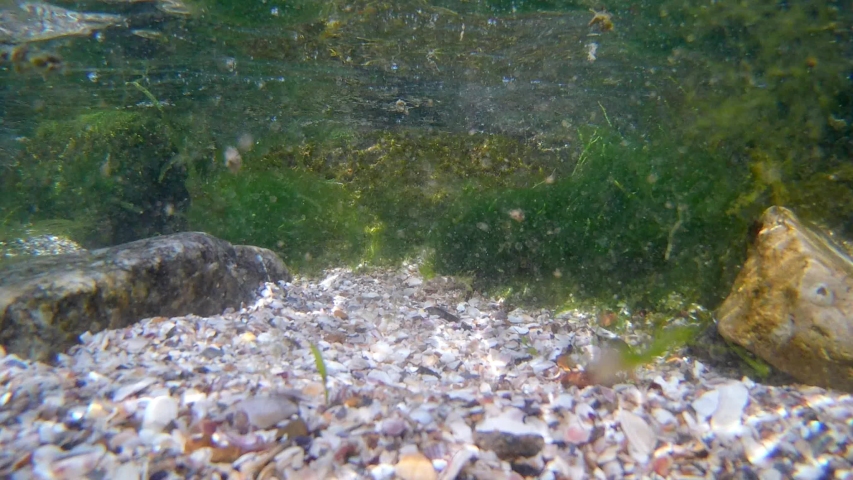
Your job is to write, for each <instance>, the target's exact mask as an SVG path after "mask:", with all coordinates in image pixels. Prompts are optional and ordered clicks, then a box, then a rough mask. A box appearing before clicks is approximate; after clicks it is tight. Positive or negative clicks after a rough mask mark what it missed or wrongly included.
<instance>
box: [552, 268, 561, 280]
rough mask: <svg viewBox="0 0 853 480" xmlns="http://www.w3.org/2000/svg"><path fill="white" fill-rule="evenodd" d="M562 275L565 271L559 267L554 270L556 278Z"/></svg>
mask: <svg viewBox="0 0 853 480" xmlns="http://www.w3.org/2000/svg"><path fill="white" fill-rule="evenodd" d="M562 276H563V272H561V271H560V269H559V268H557V269H555V270H554V278H561V277H562Z"/></svg>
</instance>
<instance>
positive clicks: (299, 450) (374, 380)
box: [0, 265, 853, 480]
mask: <svg viewBox="0 0 853 480" xmlns="http://www.w3.org/2000/svg"><path fill="white" fill-rule="evenodd" d="M466 297H469V298H466ZM597 323H598V322H597V321H596V318H595V317H594V316H593V315H591V314H589V313H585V312H581V311H569V312H561V313H559V314H555V313H554V312H553V311H550V310H531V311H524V310H520V309H515V310H511V311H506V310H505V309H504V307H503V305H502V304H501V302H500V301H498V300H496V299H489V298H483V297H480V296H478V295H477V294H473V295H466V292H465V289H464V288H462V287H460V285H458V284H456V283H454V282H453V281H447V280H446V279H433V280H430V281H424V280H423V279H422V278H421V277H420V275H419V274H418V270H417V267H416V266H415V265H406V266H403V267H401V268H397V269H377V270H372V271H369V272H367V273H354V272H353V271H351V270H347V269H335V270H330V271H327V272H326V276H325V277H324V278H322V279H320V280H317V279H314V280H311V279H305V278H296V279H295V280H294V281H293V282H292V283H289V284H285V285H273V284H267V285H265V286H264V287H263V288H262V289H261V296H260V299H259V300H258V302H257V303H256V304H255V305H252V306H249V307H246V308H243V309H241V310H240V311H234V312H226V313H225V314H223V315H218V316H213V317H208V318H202V317H197V316H192V315H190V316H186V317H177V318H163V317H157V318H151V319H146V320H142V321H140V322H138V323H137V324H136V325H133V326H132V327H128V328H125V329H121V330H111V331H104V332H99V333H95V334H84V335H83V336H81V340H82V342H83V343H82V345H80V346H78V347H74V348H72V349H71V350H70V351H69V352H68V354H65V355H60V358H59V360H58V362H57V364H56V365H54V366H49V365H45V364H41V363H33V362H29V361H26V360H22V359H20V358H18V357H16V356H15V355H6V354H5V351H2V350H0V478H13V479H25V478H26V479H29V478H39V479H54V478H58V479H66V478H67V479H82V478H91V479H136V478H138V479H157V480H162V479H170V478H222V479H225V478H227V479H242V478H263V479H273V478H279V479H350V478H352V479H355V478H370V479H376V480H383V479H385V480H390V479H392V478H400V479H403V480H422V479H423V480H429V479H439V478H440V479H446V480H449V479H453V478H457V479H482V480H486V479H502V478H503V479H518V478H542V479H585V478H596V479H599V478H600V479H605V478H607V479H609V478H613V479H616V478H682V479H683V478H749V479H754V478H758V479H762V480H772V479H782V478H798V479H825V478H851V477H853V468H851V463H853V448H851V440H850V439H851V428H853V399H851V396H850V395H849V394H845V393H841V392H835V391H831V390H825V389H821V388H816V387H809V386H804V385H786V386H770V385H763V384H761V383H756V382H754V381H752V380H750V379H748V378H732V377H727V376H725V375H723V374H722V373H721V372H718V371H716V370H715V369H713V368H711V367H708V366H705V365H703V364H702V363H701V362H699V361H697V360H695V359H692V358H689V357H688V356H684V355H678V354H673V355H670V356H668V357H666V358H661V359H659V361H656V362H654V363H653V364H651V365H647V366H644V367H642V368H639V369H637V370H636V372H635V373H634V375H632V376H631V377H630V378H626V379H624V380H619V381H616V382H615V383H614V382H612V381H609V382H606V384H596V382H592V384H591V385H586V383H590V382H589V381H588V380H589V379H588V378H587V377H588V376H587V375H586V374H585V373H584V372H583V367H584V365H589V364H590V362H591V361H593V360H594V359H597V358H601V356H602V350H601V349H599V348H598V346H597V345H598V342H597V341H596V339H597V338H599V337H600V336H601V335H602V334H603V333H606V332H602V331H601V329H600V327H599V326H598V324H597ZM312 345H316V348H317V349H318V350H319V351H320V352H321V356H322V358H323V359H324V363H325V368H326V370H327V374H328V378H327V386H328V392H326V390H325V389H324V385H323V379H322V377H321V375H320V374H319V372H318V367H317V363H316V361H315V360H316V359H315V355H314V354H313V352H312ZM620 378H621V377H620ZM620 382H622V383H620ZM581 387H583V388H581ZM326 393H328V399H327V398H326Z"/></svg>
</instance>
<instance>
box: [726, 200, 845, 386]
mask: <svg viewBox="0 0 853 480" xmlns="http://www.w3.org/2000/svg"><path fill="white" fill-rule="evenodd" d="M851 274H853V261H851V259H850V257H849V256H848V255H847V254H846V253H845V252H844V251H843V250H842V249H840V248H839V247H838V246H836V245H835V244H834V243H833V242H832V241H831V240H830V239H829V238H828V237H827V236H826V235H823V234H822V233H820V232H819V231H818V230H817V229H816V228H813V227H810V226H808V225H805V224H803V223H802V222H800V221H799V220H798V219H797V218H796V216H794V214H793V213H792V212H791V211H790V210H787V209H785V208H782V207H771V208H769V209H767V210H766V211H765V212H764V214H763V216H762V217H761V229H760V231H759V232H758V236H757V238H756V240H755V243H754V246H753V248H752V251H751V252H750V255H749V257H748V259H747V261H746V264H745V265H744V267H743V270H742V271H741V273H740V275H739V276H738V277H737V280H736V281H735V284H734V287H733V288H732V291H731V294H730V295H729V297H728V298H727V299H726V300H725V302H723V304H722V306H721V307H720V309H719V311H718V318H719V323H718V325H717V326H718V329H719V331H720V334H722V336H723V337H725V338H726V339H728V340H730V341H732V342H735V343H738V344H740V345H742V346H743V347H745V348H747V349H748V350H750V351H751V352H753V353H754V354H756V355H757V356H759V357H761V358H762V359H764V360H766V361H767V362H768V363H770V364H771V365H773V366H775V367H776V368H778V369H780V370H782V371H784V372H786V373H789V374H790V375H792V376H793V377H794V378H796V379H797V380H799V381H801V382H804V383H808V384H812V385H819V386H825V387H833V388H838V389H842V390H848V391H853V294H851V291H853V276H851Z"/></svg>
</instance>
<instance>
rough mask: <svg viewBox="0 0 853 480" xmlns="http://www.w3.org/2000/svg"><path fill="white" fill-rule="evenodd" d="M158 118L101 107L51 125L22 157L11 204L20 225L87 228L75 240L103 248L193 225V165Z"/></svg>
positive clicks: (42, 129) (28, 145) (17, 162)
mask: <svg viewBox="0 0 853 480" xmlns="http://www.w3.org/2000/svg"><path fill="white" fill-rule="evenodd" d="M176 155H177V147H176V146H175V145H174V144H173V142H172V141H171V139H170V137H169V135H168V133H167V127H166V126H165V125H164V124H163V123H162V121H161V120H160V119H159V118H158V117H156V116H154V115H145V114H138V113H127V112H101V113H95V114H88V115H81V116H79V117H77V118H76V119H74V120H70V121H64V122H46V123H44V124H42V125H41V126H40V127H39V129H38V130H37V132H36V133H35V135H33V137H32V138H29V139H28V140H27V142H26V147H25V149H24V150H23V151H22V152H20V153H19V154H18V156H17V157H16V159H15V165H14V166H15V168H14V169H12V170H10V171H11V172H12V175H14V176H15V178H14V180H12V181H11V182H10V183H11V187H10V190H9V191H7V192H4V194H3V197H6V198H5V199H3V200H4V201H5V202H12V203H13V204H14V205H16V207H12V208H11V209H10V210H11V211H13V212H15V216H17V217H19V218H17V220H19V221H21V223H32V222H37V221H39V220H46V219H47V220H53V219H65V220H73V221H75V222H79V223H84V224H86V225H87V226H88V228H86V229H85V234H84V235H83V236H82V237H81V238H74V240H76V241H78V242H80V243H82V244H83V245H84V246H86V247H89V248H91V247H101V246H108V245H116V244H119V243H124V242H129V241H133V240H137V239H139V238H147V237H150V236H154V235H158V234H169V233H175V232H179V231H182V230H185V229H186V219H185V216H184V215H183V212H184V211H185V210H186V208H187V206H188V204H189V193H188V191H187V189H186V186H185V181H186V179H187V170H186V167H185V166H184V165H183V164H182V163H180V162H177V161H175V159H176V158H178V157H177V156H176Z"/></svg>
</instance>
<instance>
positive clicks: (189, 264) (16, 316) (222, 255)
mask: <svg viewBox="0 0 853 480" xmlns="http://www.w3.org/2000/svg"><path fill="white" fill-rule="evenodd" d="M289 279H290V275H289V273H288V271H287V267H285V265H284V263H283V262H282V261H281V259H280V258H278V256H277V255H276V254H275V253H273V252H271V251H269V250H266V249H263V248H257V247H250V246H241V245H236V246H235V245H231V244H230V243H228V242H226V241H224V240H220V239H217V238H215V237H212V236H210V235H207V234H204V233H195V232H187V233H178V234H175V235H168V236H162V237H154V238H150V239H145V240H138V241H135V242H131V243H127V244H123V245H118V246H115V247H109V248H104V249H100V250H93V251H91V252H82V253H74V254H67V255H58V256H52V257H38V258H37V257H34V258H33V259H32V260H31V261H27V262H21V263H17V264H13V265H10V266H8V267H7V268H5V269H4V270H3V271H0V344H3V345H4V346H5V347H6V349H7V351H8V352H9V353H15V354H18V355H19V356H22V357H26V358H31V359H36V360H42V361H44V360H48V359H51V357H52V356H53V354H55V353H57V352H61V351H64V350H65V349H67V348H68V347H70V346H71V345H74V344H76V343H77V342H78V336H79V335H80V334H81V333H83V332H85V331H90V332H93V333H94V332H98V331H100V330H104V329H113V328H123V327H126V326H128V325H131V324H133V323H134V322H136V321H138V320H140V319H143V318H148V317H154V316H167V317H171V316H180V315H188V314H191V313H192V314H196V315H215V314H219V313H222V311H223V310H224V309H226V308H229V307H231V308H239V307H240V304H241V302H250V301H252V300H254V298H255V297H256V295H257V289H258V286H259V285H260V283H261V282H266V281H271V282H275V281H279V280H289Z"/></svg>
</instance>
